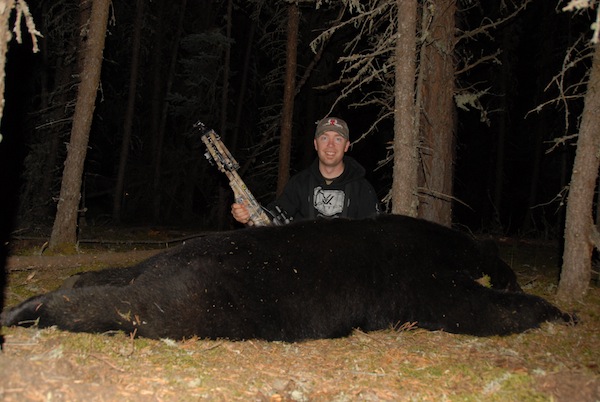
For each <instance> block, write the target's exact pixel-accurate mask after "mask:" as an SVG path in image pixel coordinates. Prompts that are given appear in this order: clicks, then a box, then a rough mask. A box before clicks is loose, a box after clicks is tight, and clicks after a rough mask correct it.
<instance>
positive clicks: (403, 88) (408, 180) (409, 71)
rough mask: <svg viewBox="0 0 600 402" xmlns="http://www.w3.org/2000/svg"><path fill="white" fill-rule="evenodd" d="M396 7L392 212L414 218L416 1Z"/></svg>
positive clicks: (399, 1)
mask: <svg viewBox="0 0 600 402" xmlns="http://www.w3.org/2000/svg"><path fill="white" fill-rule="evenodd" d="M397 4H398V15H397V18H398V35H397V38H396V54H395V58H396V61H397V62H396V68H395V76H396V81H395V86H394V98H395V112H394V144H393V148H394V168H393V181H392V213H394V214H402V215H408V216H417V210H418V207H419V200H418V198H417V193H416V191H417V184H418V175H417V169H418V166H419V154H418V144H419V141H418V131H417V127H416V108H415V76H416V60H415V51H416V27H417V1H416V0H397Z"/></svg>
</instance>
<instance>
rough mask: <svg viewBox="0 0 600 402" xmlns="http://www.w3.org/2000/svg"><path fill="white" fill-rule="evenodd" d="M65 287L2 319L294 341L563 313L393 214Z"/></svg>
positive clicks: (238, 243) (255, 235)
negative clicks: (411, 324) (485, 282)
mask: <svg viewBox="0 0 600 402" xmlns="http://www.w3.org/2000/svg"><path fill="white" fill-rule="evenodd" d="M482 277H486V278H488V279H489V281H490V284H491V288H490V287H487V286H483V285H481V284H480V282H479V281H478V279H481V278H482ZM71 282H72V284H71V287H70V288H65V287H63V288H61V289H58V290H56V291H54V292H50V293H48V294H44V295H40V296H35V297H32V298H31V299H29V300H27V301H25V302H23V303H21V304H20V305H18V306H16V307H13V308H11V309H8V310H6V311H4V312H3V314H2V317H1V322H2V324H3V325H6V326H10V325H32V324H37V325H38V326H39V327H48V326H52V325H56V326H58V328H61V329H64V330H69V331H75V332H98V333H104V332H111V331H119V330H120V331H125V332H126V333H132V334H135V335H136V336H143V337H148V338H171V339H184V338H189V337H193V336H198V337H200V338H229V339H232V340H240V339H251V338H260V339H266V340H283V341H299V340H303V339H311V338H333V337H341V336H346V335H348V334H350V333H351V332H352V330H353V329H355V328H360V329H362V330H364V331H372V330H378V329H386V328H391V327H393V326H396V325H399V324H402V323H405V322H415V323H417V325H418V326H419V327H422V328H426V329H430V330H444V331H448V332H453V333H464V334H473V335H478V336H488V335H496V334H497V335H506V334H510V333H515V332H522V331H525V330H527V329H530V328H535V327H538V326H539V325H540V323H542V322H544V321H551V320H560V321H567V322H568V321H571V320H572V317H571V316H570V315H569V314H566V313H563V312H561V311H560V310H559V309H558V308H556V307H555V306H553V305H552V304H550V303H549V302H547V301H546V300H544V299H542V298H540V297H537V296H533V295H529V294H526V293H523V292H522V291H521V289H520V288H519V285H518V284H517V280H516V276H515V274H514V272H513V271H512V270H511V269H510V267H509V266H508V265H507V264H505V263H504V262H503V261H502V260H501V259H500V258H499V257H498V254H497V250H496V249H495V248H494V247H488V246H487V245H486V244H484V243H481V242H478V241H475V240H473V239H472V238H471V237H469V236H467V235H465V234H463V233H460V232H458V231H455V230H452V229H449V228H446V227H443V226H440V225H437V224H434V223H431V222H427V221H424V220H419V219H414V218H410V217H406V216H398V215H382V216H379V217H377V218H373V219H365V220H355V221H352V220H345V219H334V220H316V221H303V222H297V223H294V224H290V225H285V226H271V227H254V228H247V229H240V230H234V231H227V232H219V233H214V234H211V235H208V236H205V237H201V238H196V239H193V240H191V241H187V242H186V243H185V244H183V245H181V246H178V247H176V248H173V249H170V250H167V251H165V252H162V253H160V254H158V255H156V256H154V257H152V258H150V259H148V260H146V261H144V262H142V263H140V264H138V265H135V266H133V267H130V268H114V269H108V270H104V271H98V272H88V273H84V274H81V275H79V276H76V277H75V278H74V280H72V281H71Z"/></svg>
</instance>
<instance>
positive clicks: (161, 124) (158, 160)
mask: <svg viewBox="0 0 600 402" xmlns="http://www.w3.org/2000/svg"><path fill="white" fill-rule="evenodd" d="M180 7H181V9H180V10H179V16H178V21H177V31H176V33H175V37H174V38H173V46H172V47H171V53H170V57H169V66H168V70H167V72H166V75H165V77H166V84H165V87H164V96H163V97H162V106H161V108H160V114H159V117H158V127H157V128H158V131H157V132H156V149H155V154H154V174H153V182H152V190H153V196H154V203H153V217H154V221H155V222H159V221H160V210H161V198H162V197H161V195H162V194H161V182H160V175H161V166H162V147H163V143H164V140H165V127H166V124H167V112H168V108H169V101H168V100H167V95H168V94H169V92H171V87H172V85H173V77H174V76H175V69H176V68H177V54H178V53H179V39H180V38H181V34H182V32H183V18H184V17H185V10H186V7H187V0H181V5H180ZM158 78H159V80H161V82H162V80H164V77H158Z"/></svg>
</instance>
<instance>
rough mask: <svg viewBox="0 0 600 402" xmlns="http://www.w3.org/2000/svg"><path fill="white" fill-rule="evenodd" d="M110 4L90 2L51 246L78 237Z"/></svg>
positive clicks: (60, 246)
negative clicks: (87, 154)
mask: <svg viewBox="0 0 600 402" xmlns="http://www.w3.org/2000/svg"><path fill="white" fill-rule="evenodd" d="M109 7H110V0H95V1H94V2H93V5H92V13H91V17H90V24H89V36H88V40H87V47H86V49H85V58H84V63H83V70H82V72H81V83H80V84H79V89H78V93H77V103H76V105H75V113H74V115H73V126H72V128H71V139H70V141H69V144H68V146H67V159H66V161H65V169H64V171H63V178H62V184H61V189H60V197H59V200H58V208H57V211H56V217H55V220H54V225H53V227H52V234H51V236H50V245H49V246H50V248H51V249H53V250H58V249H64V248H67V249H71V250H74V248H75V245H76V241H77V212H78V205H79V200H80V198H81V179H82V174H83V166H84V162H85V156H86V153H87V147H88V140H89V135H90V128H91V125H92V118H93V116H94V109H95V103H96V94H97V91H98V85H99V83H100V72H101V69H102V54H103V51H104V40H105V37H106V24H107V22H108V9H109Z"/></svg>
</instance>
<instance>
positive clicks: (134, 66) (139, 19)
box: [112, 0, 144, 222]
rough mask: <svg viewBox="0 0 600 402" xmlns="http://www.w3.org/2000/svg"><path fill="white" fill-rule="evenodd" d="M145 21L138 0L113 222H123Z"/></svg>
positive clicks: (141, 4) (114, 198) (142, 6)
mask: <svg viewBox="0 0 600 402" xmlns="http://www.w3.org/2000/svg"><path fill="white" fill-rule="evenodd" d="M143 21H144V0H137V2H136V14H135V22H134V32H133V42H132V46H131V69H130V74H129V92H128V96H127V107H126V110H125V119H124V122H123V139H122V140H121V154H120V156H119V168H118V171H117V184H116V188H115V194H114V196H113V213H112V216H113V220H114V221H115V222H119V221H120V220H121V207H122V203H123V187H124V186H125V170H126V168H127V159H128V157H129V143H130V142H131V130H132V126H133V116H134V114H135V97H136V93H137V77H138V72H139V64H140V47H141V42H142V24H143Z"/></svg>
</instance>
